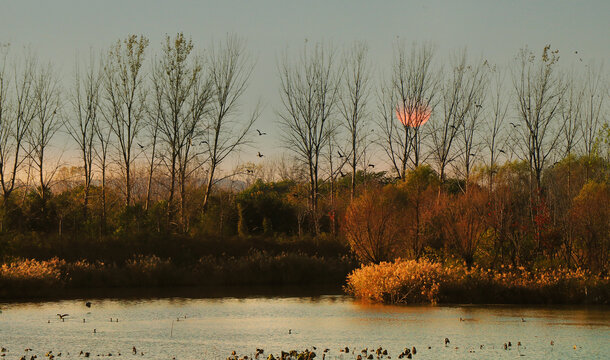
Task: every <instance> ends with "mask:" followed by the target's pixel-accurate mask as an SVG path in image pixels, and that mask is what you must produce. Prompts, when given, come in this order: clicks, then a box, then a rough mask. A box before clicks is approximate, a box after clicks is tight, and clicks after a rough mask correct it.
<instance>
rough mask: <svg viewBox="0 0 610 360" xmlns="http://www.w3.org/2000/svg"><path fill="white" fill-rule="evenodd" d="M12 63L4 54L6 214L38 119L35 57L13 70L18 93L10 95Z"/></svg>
mask: <svg viewBox="0 0 610 360" xmlns="http://www.w3.org/2000/svg"><path fill="white" fill-rule="evenodd" d="M7 59H8V54H7V52H4V54H3V58H2V63H1V64H0V185H1V186H2V198H3V205H4V211H6V210H7V206H8V203H9V199H10V196H11V194H12V193H13V191H14V190H15V182H16V180H17V176H18V171H19V169H20V167H21V165H22V164H23V162H24V161H25V160H26V159H28V155H29V154H28V153H27V152H25V150H24V145H25V142H26V140H27V138H26V136H27V134H28V132H29V130H30V125H31V123H32V121H33V120H34V117H35V116H36V112H37V110H38V109H37V107H36V101H35V86H36V84H35V71H36V60H35V58H34V56H33V55H32V54H26V55H25V57H24V59H23V60H22V61H21V66H19V65H15V66H14V68H13V74H12V76H13V82H14V84H13V87H14V92H12V91H10V88H11V84H10V78H11V74H9V73H8V71H7V70H6V62H7Z"/></svg>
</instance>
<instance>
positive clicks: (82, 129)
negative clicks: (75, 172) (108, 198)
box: [65, 53, 101, 218]
mask: <svg viewBox="0 0 610 360" xmlns="http://www.w3.org/2000/svg"><path fill="white" fill-rule="evenodd" d="M83 75H84V76H83ZM74 80H75V81H74V88H73V89H72V96H71V100H70V102H71V104H72V112H73V115H72V116H70V117H69V118H68V119H69V120H68V121H66V122H65V126H66V129H67V130H68V134H70V136H71V137H72V139H73V140H74V142H76V144H77V145H78V148H79V152H80V156H81V160H82V166H83V176H84V178H85V187H84V195H83V196H84V205H83V216H84V217H85V218H87V211H88V205H89V193H90V190H91V181H92V179H93V158H94V142H95V140H94V139H95V127H96V124H97V122H98V121H99V120H100V119H99V110H100V89H101V73H100V67H99V65H98V66H96V65H95V58H94V56H93V54H92V53H91V54H90V55H89V62H88V63H87V65H86V70H85V72H84V74H81V71H80V67H79V63H78V62H77V63H76V70H75V79H74Z"/></svg>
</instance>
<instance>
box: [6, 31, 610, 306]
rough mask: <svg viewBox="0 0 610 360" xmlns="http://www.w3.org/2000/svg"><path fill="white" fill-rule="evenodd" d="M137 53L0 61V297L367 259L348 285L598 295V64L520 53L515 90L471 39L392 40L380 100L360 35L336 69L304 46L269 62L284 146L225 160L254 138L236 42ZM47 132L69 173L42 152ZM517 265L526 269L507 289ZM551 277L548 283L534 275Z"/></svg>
mask: <svg viewBox="0 0 610 360" xmlns="http://www.w3.org/2000/svg"><path fill="white" fill-rule="evenodd" d="M147 46H148V39H146V38H145V37H143V36H140V37H137V36H129V37H128V38H126V39H125V40H123V41H119V42H117V43H116V44H115V45H113V46H112V47H111V48H110V49H109V51H108V52H107V53H106V54H105V55H103V56H102V57H101V59H100V60H99V63H97V62H96V61H93V60H92V61H90V62H89V63H88V64H86V71H84V72H79V70H77V71H76V82H75V85H74V87H73V88H71V89H70V90H66V91H64V90H63V89H62V88H61V86H59V85H60V82H59V80H57V79H56V78H55V77H54V76H53V74H54V72H53V71H52V68H51V67H49V68H45V67H42V66H40V65H39V64H38V63H37V62H36V61H35V60H36V59H35V57H32V56H31V55H29V56H25V59H24V61H23V62H22V65H23V66H21V65H19V66H18V65H16V66H15V67H14V68H10V67H9V66H8V65H7V64H9V62H8V60H7V58H6V57H5V58H4V59H0V60H2V61H1V62H0V65H1V67H0V188H1V189H2V193H1V195H2V198H1V201H2V202H1V204H0V261H2V264H3V265H2V267H1V268H0V296H2V297H18V296H29V295H42V296H44V295H45V294H50V293H60V292H61V291H62V290H63V289H67V288H88V287H132V286H199V285H287V284H297V285H303V284H308V285H320V284H335V285H338V284H342V283H343V282H344V280H345V278H346V276H347V275H348V274H349V273H350V272H351V271H352V270H354V269H355V268H357V267H358V265H359V264H363V265H365V266H364V267H363V268H361V269H360V270H357V271H356V272H354V273H352V275H350V277H349V278H348V281H349V283H348V285H347V286H348V287H347V289H348V290H349V291H350V292H352V293H353V294H355V295H357V296H361V297H367V298H370V299H373V300H376V301H390V302H401V301H402V302H413V301H416V302H419V301H430V302H444V301H451V299H454V300H455V299H457V301H472V302H486V301H490V302H495V301H502V302H504V301H506V302H510V301H511V299H514V301H516V302H528V301H532V302H552V301H557V302H581V301H591V302H597V303H607V302H608V294H607V284H608V270H609V268H608V266H609V265H608V260H609V253H610V220H609V219H610V205H609V204H610V186H609V179H610V147H609V146H610V128H609V127H608V122H607V118H606V116H607V109H606V105H605V104H607V101H606V102H605V100H606V98H607V96H608V92H607V86H606V83H605V80H606V78H605V77H604V73H603V69H602V68H601V67H595V66H593V65H594V64H591V66H590V67H588V69H587V70H582V69H581V70H582V71H583V72H584V73H579V74H580V75H582V78H583V79H585V80H584V81H583V82H579V81H578V80H579V79H580V78H574V77H571V76H572V75H570V76H568V74H567V73H564V72H562V71H561V68H560V67H558V64H559V63H558V61H559V56H558V52H557V51H556V50H552V49H551V48H550V46H547V47H545V48H544V50H543V51H542V54H541V56H537V55H535V54H534V53H533V52H531V51H529V50H528V49H527V48H526V49H523V50H521V51H520V52H519V54H518V56H517V57H516V62H515V64H513V68H512V69H511V72H510V73H511V75H512V84H511V85H508V86H507V85H506V84H505V83H504V82H503V80H502V79H504V76H501V75H502V74H500V70H499V69H498V68H497V67H496V66H492V65H490V64H489V63H488V62H487V61H482V60H481V61H476V60H475V61H473V60H470V59H468V57H467V54H466V52H465V51H463V52H459V53H458V54H456V56H455V57H454V58H452V59H451V60H450V62H451V66H449V67H448V68H447V69H448V70H443V69H441V68H435V65H434V63H433V61H432V60H433V55H434V51H433V49H432V47H429V46H413V48H412V50H411V51H410V52H409V51H406V47H405V46H404V44H402V45H397V52H396V57H397V58H396V62H395V64H394V65H393V67H392V71H391V79H390V80H388V81H384V83H383V84H381V85H380V87H379V91H378V92H377V93H378V96H377V99H376V100H377V102H378V104H376V105H377V106H371V104H368V105H367V102H372V101H373V100H372V99H373V98H375V96H373V91H372V90H371V88H372V86H371V85H370V84H369V81H370V79H371V77H370V73H369V72H368V71H367V70H366V69H367V64H369V63H368V60H367V47H366V45H365V44H358V45H357V46H355V47H354V48H352V50H351V52H346V54H347V55H346V56H347V58H346V59H343V60H342V61H344V62H343V63H341V64H343V65H344V66H343V65H341V64H340V63H339V60H337V57H335V55H334V54H335V53H334V49H327V48H326V47H325V46H323V45H322V44H316V45H315V46H313V47H312V48H308V47H306V48H305V50H304V54H302V55H301V57H300V58H296V59H292V58H290V56H288V55H287V56H286V57H285V59H283V60H282V61H283V63H282V64H281V65H280V69H278V70H279V72H280V78H281V98H282V101H281V102H282V108H281V109H278V111H277V115H278V117H279V118H280V119H279V120H278V124H279V128H280V129H281V131H282V133H283V135H284V136H283V138H284V140H285V141H286V145H287V147H288V148H289V150H290V151H291V152H292V153H293V155H294V158H290V159H289V160H287V158H282V159H281V160H278V159H276V160H275V162H274V161H267V162H265V161H263V160H262V158H263V156H264V154H261V153H260V151H258V154H257V157H258V161H257V162H249V163H244V164H238V165H237V166H236V167H235V168H233V169H229V166H228V165H227V162H228V161H226V160H227V159H232V158H234V157H235V155H237V154H238V153H239V151H241V150H242V149H243V148H244V146H246V145H253V144H254V143H255V142H254V140H253V138H263V139H266V138H264V137H265V136H267V135H266V132H264V131H261V130H260V129H255V128H253V125H254V123H255V121H256V120H257V117H258V114H259V110H258V109H255V110H254V111H253V112H252V113H251V115H249V116H245V115H244V114H243V113H242V112H241V111H239V109H240V108H239V106H238V105H239V104H240V99H241V96H242V95H243V93H244V92H245V90H246V88H247V84H248V81H249V76H250V74H251V71H252V67H251V66H252V65H251V64H250V63H249V62H248V61H246V60H248V58H247V56H246V55H247V54H246V52H245V47H244V44H243V42H242V41H240V40H239V39H238V38H236V37H232V36H228V37H227V39H226V41H225V42H224V43H222V44H214V45H213V46H212V48H213V50H214V51H210V52H209V54H210V55H209V57H207V58H202V57H198V56H195V55H194V53H192V50H193V44H192V42H191V41H190V40H188V39H186V38H185V37H184V35H183V34H178V35H177V36H176V37H175V38H170V37H169V36H168V37H167V38H166V39H165V41H164V43H163V44H162V47H163V51H162V54H160V55H159V56H158V57H157V58H155V60H154V62H153V64H152V66H151V67H148V66H147V65H146V62H145V61H144V59H145V58H146V54H147ZM2 54H4V55H6V52H4V50H3V52H2ZM92 59H93V57H92ZM18 64H19V63H18ZM125 79H129V81H127V80H125ZM413 79H418V80H417V81H414V80H413ZM511 88H512V90H509V89H511ZM363 109H366V111H364V110H363ZM60 130H61V131H65V132H66V133H67V134H69V135H70V137H71V138H72V140H74V141H73V142H74V144H73V145H75V148H76V150H78V152H77V153H78V154H79V155H78V160H76V161H75V164H74V166H59V162H58V163H57V164H58V165H56V166H53V165H52V164H50V161H49V160H48V158H49V156H48V153H49V150H50V148H49V144H51V143H52V141H51V140H52V139H54V141H59V140H57V138H58V137H54V135H55V134H58V133H59V132H60ZM255 130H256V131H255ZM64 135H65V134H64ZM373 135H375V138H374V139H372V138H371V137H373ZM253 153H254V152H253ZM45 154H47V155H46V157H45ZM382 154H383V155H382ZM268 156H269V155H268ZM45 159H46V160H45ZM388 165H389V170H386V169H388ZM398 259H403V260H410V261H413V263H410V264H416V265H413V266H410V267H404V266H403V265H404V262H403V261H401V260H398ZM388 262H393V263H391V264H393V265H391V266H390V269H392V266H394V267H396V268H395V269H394V270H396V271H398V269H399V268H400V269H402V270H401V271H406V272H405V273H403V274H402V275H401V276H402V278H401V279H402V280H401V281H402V282H399V283H398V284H397V285H396V286H397V287H396V288H392V289H390V290H388V289H386V288H385V287H384V286H385V285H387V284H388V281H390V280H392V281H394V280H393V278H392V279H390V280H388V279H387V277H391V273H392V272H391V271H389V272H388V273H387V274H385V275H383V276H378V275H375V274H378V273H379V272H378V270H379V268H378V267H379V266H381V267H383V266H388V265H387V264H388ZM417 264H419V265H417ZM421 264H423V265H421ZM430 264H431V265H430ZM455 264H460V265H459V266H461V268H460V269H459V271H458V270H456V271H453V270H451V269H452V268H451V266H454V265H455ZM420 265H421V266H420ZM439 266H440V268H439ZM506 267H510V268H511V269H520V270H519V271H520V273H519V274H518V276H517V275H515V273H510V274H508V275H507V276H508V277H509V278H511V279H514V282H512V283H502V282H497V281H496V280H494V279H500V278H498V276H500V277H503V275H504V274H507V273H505V271H504V270H503V269H506ZM404 269H408V271H407V270H404ZM421 269H429V271H428V270H426V271H428V272H429V273H428V274H423V275H421V277H422V279H424V280H422V281H423V282H424V283H425V285H422V286H423V288H422V290H421V291H416V290H417V289H419V288H418V286H419V285H417V284H410V283H409V281H410V280H408V279H411V278H412V277H413V276H415V274H416V273H418V272H420V270H421ZM473 269H474V270H473ZM477 269H486V270H485V271H486V273H485V274H487V275H484V274H483V273H482V272H478V271H479V270H477ZM471 271H472V272H473V273H472V274H471V273H470V272H471ZM481 271H482V270H481ZM371 274H373V275H371ZM388 274H390V275H388ZM435 274H436V275H435ZM473 274H474V275H473ZM489 274H491V275H489ZM524 274H533V275H532V279H533V280H532V281H530V282H527V281H526V282H524V283H519V284H517V282H518V281H520V280H519V278H520V276H525V275H524ZM548 274H553V276H555V278H556V279H555V280H556V281H555V280H553V281H551V282H550V283H539V282H537V281H536V280H535V279H536V277H537V276H541V277H545V276H547V275H548ZM454 275H455V276H454ZM462 275H463V276H462ZM528 276H529V275H528ZM549 276H550V275H549ZM562 277H564V278H565V279H563V280H565V281H567V283H564V282H562V281H563V280H562ZM355 279H359V280H358V281H355ZM570 279H576V280H573V281H572V280H570ZM498 281H499V280H498ZM390 282H391V281H390ZM568 283H569V284H568ZM476 284H478V285H476ZM566 284H567V285H566ZM381 285H383V286H381ZM379 286H381V287H379ZM472 286H474V288H472ZM486 288H490V289H494V291H493V292H490V293H489V294H491V293H494V294H496V295H489V296H486V295H485V294H488V293H487V292H485V291H483V290H484V289H486ZM370 289H377V290H376V292H374V293H370ZM466 289H470V290H469V291H467V290H466ZM590 291H591V294H594V295H588V294H589V293H590ZM515 292H516V293H517V294H520V295H514V294H515ZM405 294H407V295H405ZM408 294H421V295H423V296H419V295H417V296H411V295H408ZM468 294H472V296H471V297H469V296H467V295H468ZM475 294H480V296H475ZM498 294H500V295H498ZM582 294H585V295H582ZM513 295H514V296H513ZM401 299H402V300H401Z"/></svg>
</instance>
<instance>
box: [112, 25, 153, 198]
mask: <svg viewBox="0 0 610 360" xmlns="http://www.w3.org/2000/svg"><path fill="white" fill-rule="evenodd" d="M147 47H148V39H147V38H146V37H144V36H142V35H140V36H136V35H130V36H128V37H127V38H126V39H124V40H119V41H118V42H117V43H115V44H114V45H113V46H112V48H111V49H110V52H109V53H108V57H107V58H106V64H105V74H104V90H105V98H106V99H105V100H106V107H107V109H106V110H105V112H104V114H105V117H106V120H107V121H108V123H109V124H110V128H111V129H112V132H113V133H114V136H115V137H116V140H117V144H116V145H117V151H118V153H119V165H120V167H121V171H122V172H123V178H124V182H125V189H124V192H125V204H127V205H128V206H129V205H131V197H132V195H131V190H132V185H133V184H132V182H133V180H132V171H133V168H132V166H133V163H134V161H135V157H136V156H135V154H136V153H135V152H134V146H136V138H137V136H138V134H139V133H140V131H141V130H142V127H143V126H144V123H145V117H146V96H147V93H146V86H145V84H144V81H145V74H144V71H143V69H142V66H143V65H144V56H145V50H146V48H147Z"/></svg>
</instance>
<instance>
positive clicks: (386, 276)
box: [345, 259, 610, 304]
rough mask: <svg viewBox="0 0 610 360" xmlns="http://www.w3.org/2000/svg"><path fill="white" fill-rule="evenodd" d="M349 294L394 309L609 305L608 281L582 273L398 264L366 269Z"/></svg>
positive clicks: (357, 273) (351, 279)
mask: <svg viewBox="0 0 610 360" xmlns="http://www.w3.org/2000/svg"><path fill="white" fill-rule="evenodd" d="M345 290H346V291H347V292H348V293H350V294H352V295H354V296H356V297H358V298H362V299H366V300H370V301H374V302H383V303H391V304H407V303H432V304H437V303H506V304H522V303H528V304H583V303H589V304H608V303H609V300H610V277H609V276H607V275H603V276H602V275H595V274H592V273H590V272H587V271H585V270H582V269H576V270H569V269H533V270H528V269H525V268H523V267H516V268H515V267H510V266H509V267H502V268H500V270H492V269H485V268H480V267H476V266H475V267H471V268H468V267H467V266H465V265H461V264H458V265H444V264H441V263H437V262H432V261H429V260H419V261H415V260H402V259H398V260H396V261H394V262H382V263H380V264H372V265H362V266H361V267H360V268H359V269H356V270H354V271H353V272H352V273H350V274H349V275H348V277H347V285H346V286H345Z"/></svg>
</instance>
